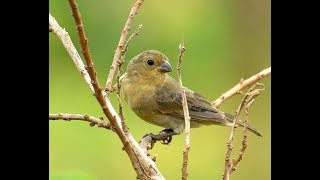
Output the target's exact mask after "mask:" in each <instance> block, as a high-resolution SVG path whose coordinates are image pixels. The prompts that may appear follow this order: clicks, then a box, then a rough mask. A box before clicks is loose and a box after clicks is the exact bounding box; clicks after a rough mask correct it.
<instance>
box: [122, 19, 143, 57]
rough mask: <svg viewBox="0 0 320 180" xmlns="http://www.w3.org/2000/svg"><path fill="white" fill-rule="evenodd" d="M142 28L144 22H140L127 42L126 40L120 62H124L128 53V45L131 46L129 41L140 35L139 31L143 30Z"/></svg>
mask: <svg viewBox="0 0 320 180" xmlns="http://www.w3.org/2000/svg"><path fill="white" fill-rule="evenodd" d="M141 29H142V24H140V25H139V26H138V28H137V29H136V30H135V31H134V32H133V33H132V34H131V36H130V37H129V38H128V40H127V42H126V45H124V48H123V50H122V51H121V56H120V62H121V63H124V58H125V56H126V53H127V50H128V46H129V43H130V42H131V40H132V39H133V38H134V37H136V36H138V34H139V32H140V31H141Z"/></svg>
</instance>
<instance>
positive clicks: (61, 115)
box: [49, 113, 111, 129]
mask: <svg viewBox="0 0 320 180" xmlns="http://www.w3.org/2000/svg"><path fill="white" fill-rule="evenodd" d="M49 120H65V121H70V120H79V121H87V122H90V126H91V127H92V126H94V125H96V124H97V125H98V127H103V128H105V129H111V126H110V124H108V123H106V122H104V121H103V120H102V119H99V118H96V117H93V116H88V115H86V114H84V115H83V114H69V113H58V114H49Z"/></svg>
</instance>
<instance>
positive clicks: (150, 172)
mask: <svg viewBox="0 0 320 180" xmlns="http://www.w3.org/2000/svg"><path fill="white" fill-rule="evenodd" d="M49 25H50V26H51V27H55V29H54V28H52V29H53V32H55V34H56V35H57V36H58V38H59V39H60V40H61V42H62V44H63V45H64V47H65V48H66V50H67V52H72V53H71V54H70V53H69V54H70V57H71V58H72V60H73V62H74V63H75V64H76V67H77V69H78V70H79V72H80V74H81V75H82V76H83V77H85V78H84V79H85V81H86V84H87V85H88V86H89V88H90V90H91V91H92V93H94V88H93V87H92V84H91V79H90V77H89V78H87V76H86V74H87V71H86V70H85V68H84V66H83V67H82V66H81V65H77V64H81V63H80V62H82V60H81V58H80V56H79V54H78V53H77V50H76V49H75V47H74V46H73V45H72V42H71V40H70V38H69V36H67V37H68V38H65V37H63V36H64V35H66V34H68V33H67V32H65V31H64V30H63V33H61V31H62V28H61V27H60V26H59V24H58V23H57V22H56V21H55V20H54V18H53V17H52V16H51V15H50V14H49ZM61 36H62V37H61ZM70 44H71V45H70ZM82 65H83V64H82ZM96 98H97V100H98V101H99V103H100V106H101V107H102V110H103V112H104V114H105V115H106V117H107V118H108V119H109V121H110V124H111V126H112V127H113V129H114V131H115V132H116V133H117V135H118V136H119V139H120V140H121V142H122V144H123V145H124V149H125V151H126V153H127V154H128V156H129V158H130V160H131V163H132V166H133V168H134V169H135V171H136V172H137V174H138V177H139V178H140V179H164V177H163V176H162V174H161V173H160V171H159V170H158V168H157V167H156V164H155V163H154V162H153V160H152V159H150V158H149V157H148V156H147V154H145V152H144V150H143V149H141V147H140V146H139V144H138V143H137V142H136V140H135V139H134V138H133V136H132V135H131V134H130V132H128V133H124V131H123V129H122V124H121V118H120V117H119V115H118V114H117V112H116V111H115V109H114V107H113V106H112V104H111V102H110V100H109V98H108V96H107V94H106V93H105V92H104V91H101V90H99V91H96Z"/></svg>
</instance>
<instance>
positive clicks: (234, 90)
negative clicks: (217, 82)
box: [212, 67, 271, 108]
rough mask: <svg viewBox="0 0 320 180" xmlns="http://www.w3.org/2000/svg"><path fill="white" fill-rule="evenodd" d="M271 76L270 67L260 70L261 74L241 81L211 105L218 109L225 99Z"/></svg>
mask: <svg viewBox="0 0 320 180" xmlns="http://www.w3.org/2000/svg"><path fill="white" fill-rule="evenodd" d="M270 74H271V67H269V68H266V69H264V70H262V71H261V72H259V73H258V74H255V75H253V76H251V77H250V78H248V79H246V80H241V81H240V82H239V83H238V84H237V85H235V86H234V87H233V88H232V89H230V90H229V91H227V92H226V93H224V94H222V95H221V96H220V97H219V98H218V99H217V100H215V101H214V102H213V103H212V105H213V106H214V107H216V108H219V106H220V105H221V104H222V103H223V102H224V101H225V100H227V99H229V98H230V97H232V96H234V95H236V94H239V92H240V91H241V90H242V89H243V88H245V87H247V86H250V85H251V84H253V83H255V82H257V81H259V80H260V79H262V78H264V77H267V76H269V75H270Z"/></svg>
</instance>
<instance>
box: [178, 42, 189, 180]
mask: <svg viewBox="0 0 320 180" xmlns="http://www.w3.org/2000/svg"><path fill="white" fill-rule="evenodd" d="M179 49H180V54H179V57H178V65H177V70H178V78H179V83H180V88H181V96H182V106H183V114H184V122H185V133H186V138H185V145H184V150H183V159H182V168H181V172H182V176H181V179H183V180H186V179H187V176H188V159H189V150H190V116H189V108H188V103H187V97H186V90H185V88H184V87H183V85H182V80H181V63H182V56H183V54H184V52H185V50H186V49H185V47H184V41H183V40H182V43H181V44H180V45H179Z"/></svg>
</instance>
